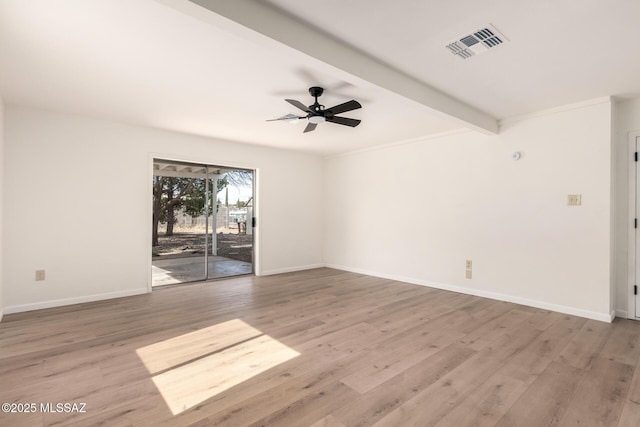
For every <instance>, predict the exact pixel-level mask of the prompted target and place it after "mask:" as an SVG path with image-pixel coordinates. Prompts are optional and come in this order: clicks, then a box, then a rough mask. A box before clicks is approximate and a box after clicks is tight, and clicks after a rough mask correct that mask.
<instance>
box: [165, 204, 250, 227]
mask: <svg viewBox="0 0 640 427" xmlns="http://www.w3.org/2000/svg"><path fill="white" fill-rule="evenodd" d="M174 215H175V219H176V223H175V225H174V229H175V228H178V229H190V228H194V229H203V230H204V228H205V224H206V220H207V218H206V216H204V215H200V216H197V217H192V216H190V215H187V214H186V213H185V212H184V210H182V209H180V210H176V212H175V214H174ZM251 215H252V211H251V208H250V207H249V208H240V209H237V208H233V209H232V208H228V207H226V206H218V212H217V214H216V230H217V229H221V228H222V229H225V228H226V229H236V230H237V229H238V223H239V222H244V223H249V222H251ZM247 218H249V221H247ZM165 227H166V224H161V225H160V228H161V229H165ZM250 228H251V227H248V228H247V233H249V234H250V233H251V231H250Z"/></svg>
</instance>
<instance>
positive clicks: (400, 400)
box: [0, 268, 640, 427]
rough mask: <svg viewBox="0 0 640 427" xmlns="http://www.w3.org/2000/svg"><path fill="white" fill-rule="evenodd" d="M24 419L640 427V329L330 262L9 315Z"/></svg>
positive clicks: (6, 421)
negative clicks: (60, 405) (40, 406)
mask: <svg viewBox="0 0 640 427" xmlns="http://www.w3.org/2000/svg"><path fill="white" fill-rule="evenodd" d="M0 400H2V401H6V402H16V403H17V402H60V401H63V402H64V401H69V402H86V403H87V413H81V414H78V413H33V414H7V413H0V425H11V426H20V425H28V426H40V425H42V426H67V425H79V426H98V425H104V426H136V427H138V426H150V427H151V426H153V427H156V426H176V425H177V426H183V425H185V426H188V425H192V426H210V425H216V426H220V425H221V426H227V425H231V426H247V425H255V426H258V425H276V426H280V425H285V426H297V425H301V426H302V425H304V426H308V425H315V426H316V427H319V426H336V427H345V426H349V427H351V426H370V425H381V426H382V425H392V426H411V425H419V426H421V427H422V426H429V425H438V426H440V427H442V426H455V427H460V426H466V425H473V426H491V425H501V426H514V425H517V426H521V425H524V426H527V425H532V426H533V425H535V426H537V425H555V424H558V423H562V424H563V425H594V424H597V425H616V424H617V425H619V426H623V427H627V426H637V425H639V423H640V324H639V323H636V322H632V321H629V320H625V319H616V320H615V322H613V323H612V324H607V323H601V322H596V321H592V320H589V321H587V320H586V319H583V318H579V317H575V316H568V315H565V314H561V313H556V312H551V311H548V310H540V309H536V308H532V307H526V306H521V305H517V304H511V303H507V302H501V301H494V300H490V299H486V298H478V297H474V296H471V295H464V294H459V293H455V292H448V291H441V290H437V289H432V288H428V287H424V286H416V285H411V284H408V283H401V282H397V281H394V280H390V279H384V278H376V277H371V276H366V275H363V274H359V273H350V272H344V271H338V270H333V269H329V268H319V269H314V270H307V271H299V272H292V273H286V274H282V275H273V276H265V277H255V276H244V277H238V278H231V279H226V280H220V281H214V282H204V283H198V284H192V285H185V286H175V287H168V288H165V289H161V290H158V291H154V292H153V293H151V294H145V295H137V296H133V297H127V298H119V299H115V300H108V301H97V302H92V303H85V304H78V305H75V306H68V307H58V308H52V309H46V310H40V311H35V312H30V313H19V314H14V315H6V316H5V317H4V319H3V322H1V323H0Z"/></svg>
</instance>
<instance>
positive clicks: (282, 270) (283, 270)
mask: <svg viewBox="0 0 640 427" xmlns="http://www.w3.org/2000/svg"><path fill="white" fill-rule="evenodd" d="M323 267H326V265H324V264H309V265H302V266H298V267H286V268H276V269H274V270H266V271H262V272H261V273H260V274H257V275H256V276H272V275H274V274H283V273H293V272H295V271H304V270H313V269H314V268H323Z"/></svg>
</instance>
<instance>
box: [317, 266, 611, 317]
mask: <svg viewBox="0 0 640 427" xmlns="http://www.w3.org/2000/svg"><path fill="white" fill-rule="evenodd" d="M326 267H328V268H334V269H336V270H344V271H350V272H352V273H359V274H366V275H368V276H375V277H381V278H384V279H391V280H397V281H399V282H406V283H411V284H414V285H421V286H428V287H430V288H436V289H442V290H445V291H452V292H458V293H461V294H467V295H475V296H478V297H483V298H490V299H495V300H499V301H506V302H512V303H515V304H522V305H526V306H529V307H535V308H541V309H544V310H551V311H557V312H559V313H565V314H571V315H573V316H579V317H585V318H587V319H593V320H599V321H601V322H607V323H611V322H612V321H613V319H614V317H615V313H614V312H612V313H598V312H595V311H589V310H583V309H580V308H575V307H569V306H565V305H559V304H553V303H549V302H546V301H538V300H533V299H529V298H522V297H518V296H514V295H507V294H501V293H498V292H490V291H483V290H480V289H473V288H465V287H463V286H455V285H447V284H444V283H436V282H430V281H427V280H420V279H415V278H412V277H404V276H397V275H395V274H385V273H378V272H376V271H369V270H363V269H359V268H350V267H345V266H341V265H334V264H327V265H326Z"/></svg>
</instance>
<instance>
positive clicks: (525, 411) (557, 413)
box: [496, 362, 583, 427]
mask: <svg viewBox="0 0 640 427" xmlns="http://www.w3.org/2000/svg"><path fill="white" fill-rule="evenodd" d="M582 375H583V372H582V370H580V369H578V368H574V367H573V366H569V365H566V364H564V363H559V362H551V364H550V365H549V366H548V367H547V369H545V370H544V372H543V373H542V374H541V375H540V376H539V377H538V378H537V379H536V380H535V381H534V382H533V383H532V384H531V386H530V387H529V388H528V389H527V390H526V392H525V393H523V394H522V395H521V396H520V398H519V399H518V401H517V402H516V403H515V404H514V405H513V406H512V407H511V408H510V409H509V410H508V411H507V413H506V414H505V415H504V416H503V417H502V418H500V420H499V421H498V423H497V424H496V426H499V427H513V426H522V427H539V426H553V425H558V423H559V421H560V420H561V419H562V417H563V416H564V414H565V412H566V410H567V407H568V405H569V402H570V401H571V397H572V396H573V393H574V392H575V389H576V387H577V386H578V383H579V382H580V379H581V378H582Z"/></svg>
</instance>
